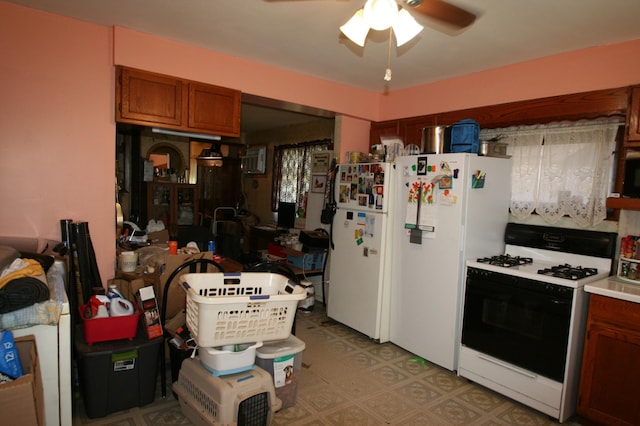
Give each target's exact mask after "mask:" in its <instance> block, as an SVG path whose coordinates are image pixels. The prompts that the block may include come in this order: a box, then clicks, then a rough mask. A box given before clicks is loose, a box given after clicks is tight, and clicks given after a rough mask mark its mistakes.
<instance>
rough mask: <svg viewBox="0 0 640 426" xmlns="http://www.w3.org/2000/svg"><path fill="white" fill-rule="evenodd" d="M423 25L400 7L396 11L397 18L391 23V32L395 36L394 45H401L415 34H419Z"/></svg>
mask: <svg viewBox="0 0 640 426" xmlns="http://www.w3.org/2000/svg"><path fill="white" fill-rule="evenodd" d="M423 28H424V27H423V26H422V25H420V24H418V22H417V21H416V20H415V19H414V18H413V16H411V14H410V13H409V12H407V11H406V10H404V9H402V10H400V12H398V19H396V21H395V23H394V24H393V33H394V34H395V36H396V45H397V46H402V45H403V44H405V43H406V42H408V41H409V40H411V39H413V38H414V37H415V36H417V35H418V34H420V32H421V31H422V29H423Z"/></svg>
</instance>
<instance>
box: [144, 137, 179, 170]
mask: <svg viewBox="0 0 640 426" xmlns="http://www.w3.org/2000/svg"><path fill="white" fill-rule="evenodd" d="M146 158H147V159H148V160H149V161H153V163H154V164H153V166H154V167H159V168H171V169H173V170H174V171H175V174H176V175H178V176H182V174H183V173H184V169H185V167H186V162H185V159H184V156H183V155H182V153H181V152H180V151H179V150H178V149H176V147H175V146H173V145H171V144H169V143H158V144H155V145H153V146H152V147H151V148H150V149H149V151H148V152H147V155H146ZM162 163H164V164H165V165H164V166H163V165H162ZM156 164H157V165H156Z"/></svg>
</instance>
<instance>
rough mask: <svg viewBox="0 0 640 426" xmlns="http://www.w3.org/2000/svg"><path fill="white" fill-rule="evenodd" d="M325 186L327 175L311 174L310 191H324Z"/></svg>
mask: <svg viewBox="0 0 640 426" xmlns="http://www.w3.org/2000/svg"><path fill="white" fill-rule="evenodd" d="M326 186H327V175H311V192H322V193H324V191H325V189H326Z"/></svg>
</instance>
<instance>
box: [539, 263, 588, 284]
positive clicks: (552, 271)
mask: <svg viewBox="0 0 640 426" xmlns="http://www.w3.org/2000/svg"><path fill="white" fill-rule="evenodd" d="M597 273H598V269H597V268H583V267H582V266H576V267H573V266H571V265H569V264H566V263H565V264H564V265H558V266H552V267H550V268H544V269H539V270H538V274H542V275H547V276H550V277H556V278H563V279H566V280H579V279H582V278H586V277H590V276H592V275H596V274H597Z"/></svg>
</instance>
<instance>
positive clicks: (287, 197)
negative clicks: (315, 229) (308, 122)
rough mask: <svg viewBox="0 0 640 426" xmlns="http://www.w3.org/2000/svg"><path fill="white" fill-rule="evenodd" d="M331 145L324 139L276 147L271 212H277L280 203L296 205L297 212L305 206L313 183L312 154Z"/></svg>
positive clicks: (329, 141)
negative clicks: (306, 197) (305, 199)
mask: <svg viewBox="0 0 640 426" xmlns="http://www.w3.org/2000/svg"><path fill="white" fill-rule="evenodd" d="M330 143H331V140H329V139H324V140H321V141H313V142H304V143H299V144H295V145H280V146H276V147H275V149H274V159H273V182H272V183H273V190H272V193H271V210H273V211H276V210H277V209H278V202H280V201H282V202H288V203H296V211H297V210H298V208H300V207H303V206H304V197H305V194H306V193H307V192H308V191H309V184H310V182H311V157H312V154H313V153H314V152H318V151H324V150H326V149H328V148H329V145H330Z"/></svg>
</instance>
